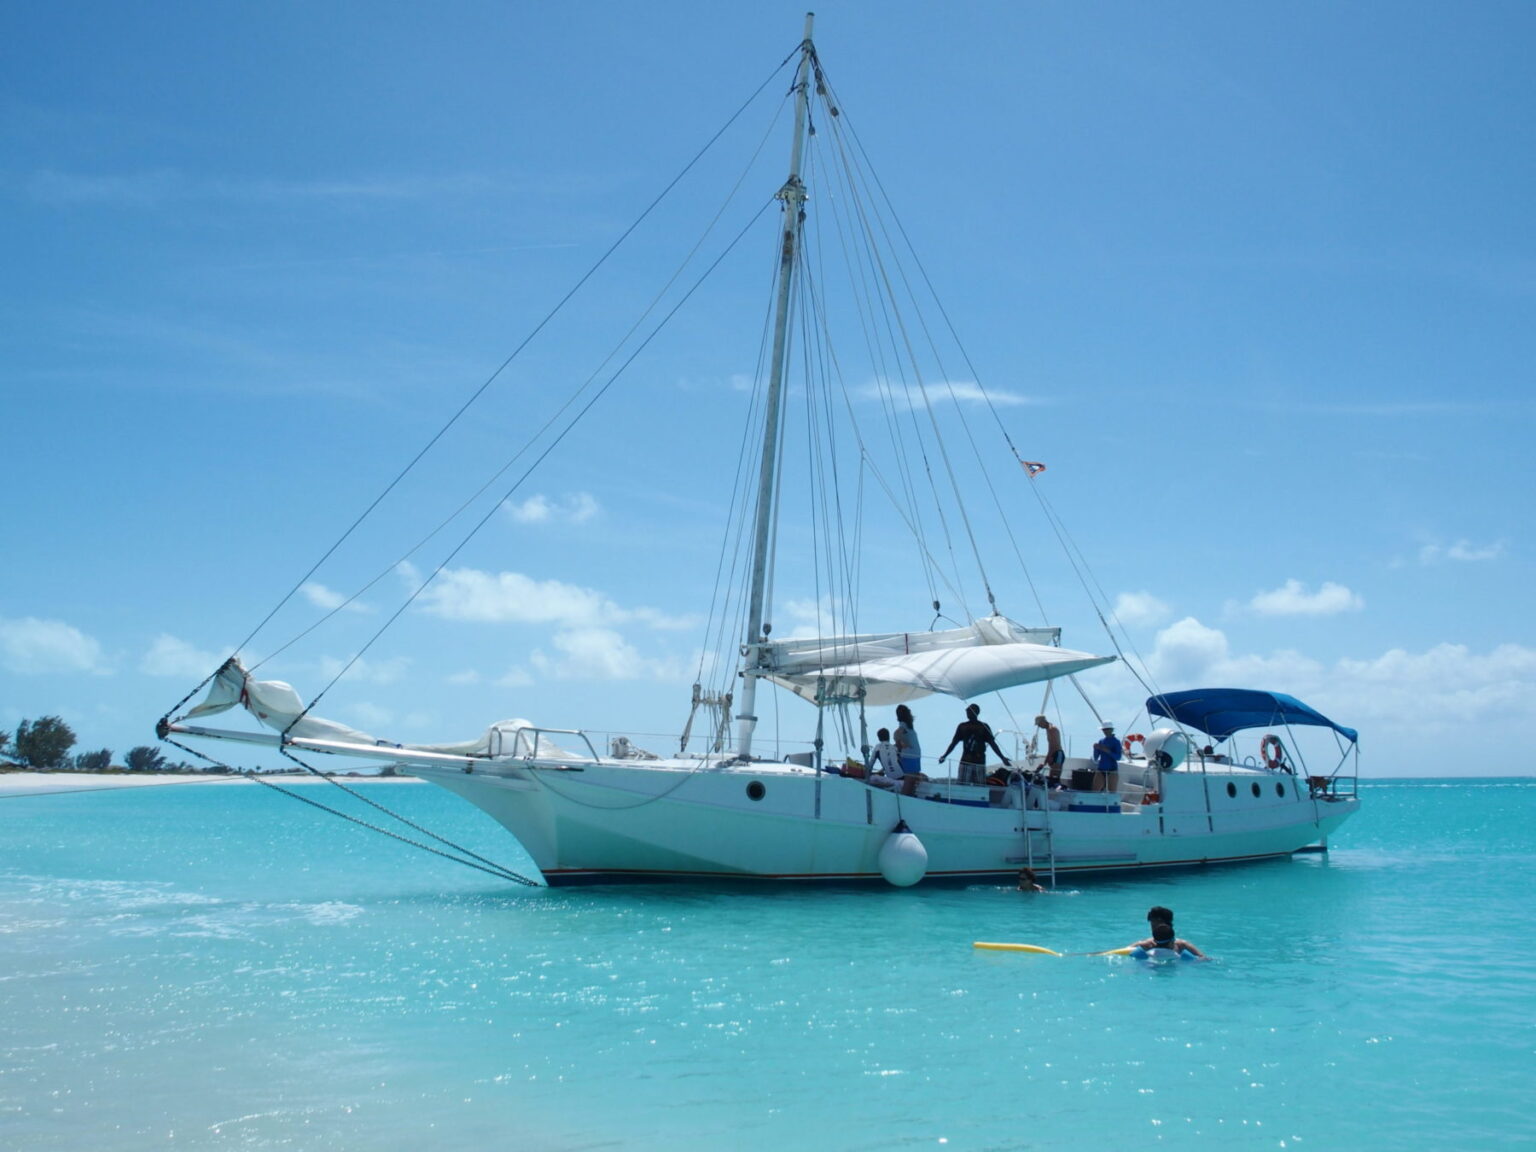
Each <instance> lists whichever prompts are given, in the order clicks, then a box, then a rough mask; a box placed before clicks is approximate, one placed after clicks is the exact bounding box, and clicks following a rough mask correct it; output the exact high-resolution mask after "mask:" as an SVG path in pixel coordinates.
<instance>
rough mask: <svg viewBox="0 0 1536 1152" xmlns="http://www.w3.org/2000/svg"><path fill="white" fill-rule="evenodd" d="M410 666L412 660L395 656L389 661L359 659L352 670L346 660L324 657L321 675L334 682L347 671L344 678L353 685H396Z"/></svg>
mask: <svg viewBox="0 0 1536 1152" xmlns="http://www.w3.org/2000/svg"><path fill="white" fill-rule="evenodd" d="M410 666H411V662H410V659H409V658H407V657H405V656H395V657H392V658H390V659H388V660H368V659H366V658H364V659H359V660H358V661H357V663H355V664H353V665H352V666H351V667H350V668H348V667H347V662H346V661H345V660H338V659H336V658H335V657H333V656H324V657H321V659H320V674H321V675H322V676H324V677H325V678H326V679H327V680H334V679H336V677H337V676H341V675H342V672H343V669H345V677H344V678H345V679H346V680H348V681H350V682H351V683H353V684H394V683H397V682H398V681H399V680H400V678H401V677H403V676H404V675H405V673H406V671H407V670H408V669H409V668H410Z"/></svg>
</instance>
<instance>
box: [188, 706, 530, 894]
mask: <svg viewBox="0 0 1536 1152" xmlns="http://www.w3.org/2000/svg"><path fill="white" fill-rule="evenodd" d="M161 739H163V740H164V741H165V742H166V743H167V744H171V745H174V746H175V747H177V748H180V749H181V750H182V751H183V752H190V753H191V754H192V755H193V756H196V757H197V758H198V759H199V760H206V761H207V762H208V763H209V764H213V765H216V766H217V767H220V768H225V769H228V770H229V771H230V772H233V773H234V774H235V775H237V776H241V777H244V778H245V779H247V780H254V781H256V783H258V784H260V785H262V786H263V787H264V788H271V789H272V790H273V791H274V792H281V793H282V794H283V795H284V796H287V797H289V798H290V799H293V800H298V801H300V802H301V803H304V804H308V805H309V806H310V807H311V808H318V809H320V810H321V811H322V812H329V813H330V814H331V815H332V816H339V817H341V819H343V820H346V821H348V822H349V823H352V824H356V825H357V826H358V827H360V828H366V829H368V830H369V831H370V832H377V833H378V834H379V835H381V836H388V837H389V838H390V839H391V840H398V841H400V843H402V844H408V845H410V846H411V847H412V848H420V849H421V850H422V851H423V852H430V853H432V855H434V856H441V857H442V858H443V859H444V860H452V861H453V862H454V863H455V864H463V865H464V866H465V867H466V868H473V869H475V870H476V871H477V872H484V873H486V874H488V875H491V876H495V877H498V878H499V879H502V880H511V881H512V882H514V883H516V884H521V885H523V886H524V887H527V888H542V887H543V885H542V884H540V883H539V882H538V881H537V880H530V879H529V878H528V877H527V876H524V875H522V874H521V873H518V872H514V871H513V870H512V869H510V868H507V867H504V866H503V865H501V864H497V863H496V862H495V861H494V860H487V859H486V858H485V857H484V856H481V855H480V854H479V853H477V852H473V851H471V850H470V849H468V848H465V847H464V846H463V845H461V844H455V843H454V842H453V841H452V840H449V839H447V838H446V837H443V836H439V835H437V833H435V832H432V831H430V830H429V829H426V828H423V827H422V826H421V825H420V824H417V823H416V822H415V821H413V820H410V819H408V818H407V817H405V816H402V815H400V813H398V812H394V811H391V810H390V809H388V808H386V807H384V805H382V804H379V803H378V802H376V801H373V800H370V799H368V797H366V796H364V795H362V794H361V793H358V792H355V791H353V790H352V789H351V788H348V787H347V786H346V785H345V784H343V783H342V782H341V781H340V780H337V779H336V778H335V777H333V776H327V775H326V774H325V773H324V772H321V771H319V770H318V769H316V768H314V767H312V766H311V765H309V764H306V763H304V761H302V760H300V759H299V758H298V757H297V756H294V755H293V754H291V753H290V752H289V751H288V749H287V748H286V747H281V748H280V749H279V750H280V751H281V752H282V754H283V755H284V756H286V757H287V758H288V759H290V760H292V761H293V762H294V763H295V764H297V765H298V766H299V767H300V768H303V769H304V770H305V771H306V772H308V773H310V774H311V775H313V776H315V777H317V778H319V779H321V780H324V781H325V782H326V783H327V784H332V785H335V786H336V787H337V788H340V789H341V790H342V791H343V792H345V793H346V794H347V795H348V796H351V797H353V798H354V799H357V800H361V801H362V802H363V803H364V804H367V805H368V806H369V807H371V808H375V809H377V810H378V811H380V812H382V813H384V815H386V816H388V817H390V818H391V819H394V820H398V821H400V823H402V824H404V825H405V826H406V827H408V828H412V829H414V830H415V831H417V832H420V833H421V834H422V835H424V836H430V837H431V838H432V839H433V840H436V841H437V842H438V843H439V844H446V845H448V847H450V848H452V849H453V850H454V851H455V852H462V853H463V854H464V856H468V857H472V859H469V860H466V859H464V858H463V857H461V856H454V855H452V854H451V853H448V852H443V851H441V850H440V849H437V848H433V847H432V846H431V845H430V844H423V843H421V842H420V841H418V840H412V839H411V838H410V837H409V836H402V835H400V834H399V833H398V832H391V831H390V830H389V829H388V828H380V827H379V826H378V825H377V824H370V823H369V822H368V821H366V820H363V819H360V818H359V817H356V816H353V815H351V814H350V813H347V812H343V811H341V810H340V809H337V808H332V807H331V806H330V805H329V804H322V803H320V801H318V800H316V799H314V798H313V797H310V796H301V795H300V794H299V793H297V792H292V791H290V790H289V789H287V788H284V787H283V786H282V785H280V784H274V783H273V782H272V781H270V780H267V779H264V778H263V777H261V776H259V775H257V774H256V773H255V772H249V771H245V770H243V769H239V768H235V767H233V766H231V765H229V764H225V763H223V762H222V761H219V760H215V759H214V758H213V757H212V756H208V755H205V754H204V753H202V752H199V751H198V750H197V749H196V748H189V747H188V746H187V745H185V744H183V743H181V742H180V741H179V740H172V739H171V738H170V737H169V736H163V737H161ZM475 861H479V863H475Z"/></svg>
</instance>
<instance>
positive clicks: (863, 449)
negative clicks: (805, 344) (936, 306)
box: [811, 285, 965, 601]
mask: <svg viewBox="0 0 1536 1152" xmlns="http://www.w3.org/2000/svg"><path fill="white" fill-rule="evenodd" d="M811 289H812V290H813V291H814V285H812V286H811ZM820 315H821V316H823V317H825V306H824V305H823V306H822V310H821V312H820ZM822 323H823V324H825V323H826V321H825V319H823V320H822ZM829 354H830V355H831V358H832V367H833V371H834V374H835V375H836V377H837V384H838V391H839V393H840V394H841V395H842V398H843V407H844V408H845V410H846V411H847V413H848V423H849V431H851V432H852V433H853V441H854V443H855V444H856V445H857V446H858V449H859V460H860V461H861V462H862V463H863V465H864V467H865V469H867V470H868V472H869V473H870V474H871V475H872V476H873V477H874V478H875V482H876V483H877V484H878V485H879V486H880V490H881V491H882V492H884V493H885V496H886V499H887V500H889V501H890V502H891V508H892V510H893V511H895V513H896V515H897V516H899V517H900V518H901V520H902V523H903V524H905V525H906V527H907V530H908V531H909V532H911V533H912V536H913V538H914V540H915V541H916V542H917V550H918V556H919V558H920V559H921V560H922V561H923V563H924V566H925V567H924V571H925V573H927V574H928V575H929V576H930V579H929V581H928V588H929V594H930V596H931V597H932V598H933V599H937V598H938V597H937V594H936V593H935V592H934V585H933V581H932V579H931V577H932V576H933V575H937V577H938V579H939V580H940V582H941V583H942V584H943V585H944V589H945V591H947V592H952V593H954V595H955V596H956V597H957V598H958V599H960V600H962V601H963V600H964V599H965V596H964V594H963V593H962V592H961V590H960V589H959V588H956V587H955V585H954V584H953V583H951V582H950V579H949V576H948V575H947V574H946V573H945V571H944V569H943V566H942V565H941V564H940V563H939V558H938V557H937V556H935V555H934V554H933V553H932V552H931V551H929V549H928V544H927V540H926V539H925V537H924V535H923V532H922V529H921V526H920V524H919V523H917V522H916V521H915V519H914V517H915V516H916V513H917V510H916V508H915V507H914V505H913V504H912V503H911V502H910V501H908V502H906V503H903V501H902V499H901V498H900V496H899V495H898V494H897V493H896V491H895V490H894V489H892V487H891V485H890V483H889V482H888V481H887V480H886V478H885V474H884V473H883V472H882V471H881V470H880V466H879V465H878V464H877V463H876V462H875V458H874V456H873V454H872V453H871V452H870V451H869V445H868V444H867V443H866V442H865V440H864V434H863V432H862V431H861V429H860V427H859V420H858V415H857V414H856V413H855V412H854V408H853V397H852V396H851V395H850V393H849V391H848V382H847V378H846V377H845V376H844V374H843V370H842V365H841V363H840V362H839V361H838V358H837V351H836V349H829Z"/></svg>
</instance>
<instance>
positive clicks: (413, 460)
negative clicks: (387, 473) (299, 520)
mask: <svg viewBox="0 0 1536 1152" xmlns="http://www.w3.org/2000/svg"><path fill="white" fill-rule="evenodd" d="M793 56H794V53H791V54H790V55H789V56H787V57H785V59H784V61H783V63H781V64H780V65H779V66H778V67H777V68H775V69H774V70H773V71H772V72H771V73H770V74H769V75H768V78H767V79H765V80H764V81H763V82H762V83H761V84H759V85H758V86H757V89H756V90H755V91H754V92H753V93H752V95H750V96H748V97H747V99H746V100H745V101H743V102H742V104H741V106H740V107H739V108H737V109H736V111H735V112H733V113H732V114H731V116H730V118H729V119H728V120H726V122H725V123H724V124H722V125H721V126H720V128H719V130H717V131H716V132H715V134H714V135H713V136H711V137H710V138H709V140H708V141H707V142H706V143H705V144H704V147H702V148H700V149H699V151H698V152H697V153H696V154H695V155H694V157H693V159H691V160H689V161H688V163H687V164H685V165H684V166H683V168H682V170H681V171H680V172H678V174H677V175H676V176H674V177H673V178H672V180H671V181H670V182H669V183H668V184H667V186H666V187H665V188H663V189H662V190H661V191H660V192H659V193H658V194H657V195H656V198H655V199H654V200H652V201H651V202H650V204H648V205H647V206H646V208H645V210H644V211H643V212H641V213H640V215H639V216H638V217H637V218H636V219H635V221H634V223H632V224H631V225H630V226H629V227H628V228H626V229H625V230H624V232H623V233H622V234H621V235H620V236H619V238H618V239H617V240H615V241H614V242H613V243H612V244H611V245H609V247H608V250H607V251H606V252H604V253H603V254H602V255H601V256H599V257H598V258H597V262H596V263H595V264H593V265H592V266H591V267H590V268H588V269H587V271H586V272H584V273H583V274H582V276H581V278H580V279H579V280H577V281H576V283H575V284H574V285H573V286H572V287H571V289H570V291H568V292H567V293H566V294H565V295H564V296H562V297H561V298H560V300H559V302H558V303H557V304H556V305H555V306H554V307H553V308H552V309H550V311H549V312H548V313H546V314H545V316H544V318H543V319H542V320H540V321H539V322H538V324H536V325H535V326H534V328H533V330H532V331H531V332H529V333H528V335H526V336H525V337H523V340H522V342H521V343H520V344H518V346H517V347H516V348H514V349H513V350H512V352H511V354H510V355H509V356H508V357H507V358H506V359H505V360H503V361H502V362H501V364H500V366H499V367H497V368H496V370H495V371H494V372H492V373H491V374H490V375H489V376H487V377H486V379H485V381H484V382H483V383H482V384H481V385H480V387H478V388H477V389H475V391H474V392H473V393H472V394H471V395H470V397H469V399H468V400H466V401H464V403H463V404H462V405H461V406H460V407H459V410H458V411H457V412H455V413H454V414H453V415H452V416H451V417H450V418H449V420H448V422H447V423H446V424H444V425H443V426H442V427H441V428H439V429H438V430H437V432H436V433H435V434H434V435H433V436H432V438H431V439H430V440H428V441H427V443H426V445H425V446H424V447H423V448H422V449H421V450H420V451H419V452H417V453H416V455H415V456H414V457H412V458H411V460H410V462H409V463H408V464H406V466H405V467H404V468H402V469H401V470H400V472H399V474H398V475H397V476H396V477H395V478H394V479H393V480H391V481H390V482H389V484H388V486H387V487H385V489H384V490H383V491H382V492H380V493H379V494H378V496H377V497H375V498H374V500H373V503H371V504H369V505H368V507H367V508H365V509H364V510H363V512H362V515H360V516H359V517H358V518H357V519H356V520H354V521H353V522H352V524H351V525H350V526H349V527H348V528H347V530H346V531H345V532H343V533H342V534H341V536H340V537H338V538H337V540H336V542H335V543H334V544H332V545H331V546H330V547H329V548H328V549H326V551H325V554H324V555H323V556H321V557H320V559H318V560H316V561H315V563H314V564H313V565H312V566H311V567H310V569H309V571H307V572H305V573H304V575H303V576H301V577H299V580H298V582H297V583H295V584H294V586H293V587H292V588H290V589H289V590H288V592H287V594H285V595H284V596H283V598H282V599H281V600H279V601H278V602H277V604H276V605H274V606H273V608H272V610H271V611H270V612H268V613H267V614H266V616H265V617H263V618H262V620H261V622H260V623H258V624H257V625H256V627H255V628H253V629H252V630H251V633H250V635H249V636H247V637H246V638H245V639H244V640H243V641H241V642H240V644H238V645H237V646H236V648H235V651H236V652H237V653H238V652H239V651H240V649H241V648H244V647H245V646H246V645H247V644H249V643H250V642H251V641H252V640H253V639H255V637H256V634H257V633H259V632H260V631H261V630H262V629H263V628H265V627H266V626H267V624H268V622H269V621H270V620H271V619H272V617H274V616H276V615H277V613H278V612H279V611H281V610H282V607H283V605H285V604H287V603H288V601H289V600H291V599H293V597H294V595H295V593H297V592H298V590H299V589H300V588H302V587H303V586H304V584H305V582H307V581H308V580H309V578H310V577H311V576H313V575H314V574H315V573H316V572H317V571H318V570H319V569H320V566H321V565H322V564H324V563H325V562H326V561H327V560H328V559H330V558H331V556H332V555H333V554H334V553H335V552H336V550H337V549H338V548H340V547H341V546H342V544H343V543H345V542H346V540H347V538H348V537H350V536H351V535H352V533H353V532H355V531H356V530H357V529H358V527H359V526H360V525H361V524H362V522H363V521H364V520H366V519H367V518H368V516H369V515H370V514H371V513H372V512H373V510H374V509H375V508H377V507H378V506H379V504H380V503H382V502H383V500H384V498H385V497H386V496H388V495H389V494H390V492H392V491H393V490H394V489H395V487H396V486H397V485H398V484H399V483H400V482H401V481H402V480H403V479H405V477H406V475H407V474H408V473H409V472H410V471H411V470H412V469H413V468H415V467H416V465H417V464H418V463H420V461H421V459H422V457H424V456H425V455H426V454H427V453H428V452H430V451H431V450H432V447H433V446H434V445H435V444H437V442H438V441H439V440H441V439H442V438H443V436H444V435H446V434H447V432H448V430H449V429H450V428H452V427H453V426H454V425H455V424H456V423H458V421H459V418H460V417H461V416H463V415H464V413H465V412H467V411H468V410H469V409H470V407H471V406H472V405H473V404H474V403H475V401H477V400H479V399H480V396H481V395H482V394H483V393H484V392H485V390H486V389H487V388H489V387H490V386H491V384H492V383H493V382H494V381H495V380H496V378H497V377H498V376H500V375H501V374H502V372H504V371H506V369H507V366H508V365H509V364H511V363H512V361H513V360H515V359H516V358H517V356H518V355H519V354H520V353H521V352H522V350H523V349H524V348H526V347H527V346H528V345H529V343H530V342H532V340H533V338H534V337H535V336H537V335H538V334H539V333H540V332H541V331H543V329H544V328H545V326H546V325H548V323H549V322H550V321H551V320H553V319H554V317H555V315H556V314H557V313H559V312H560V310H561V309H562V308H564V307H565V305H566V304H567V303H568V302H569V301H570V299H571V297H573V296H575V295H576V293H577V292H579V291H581V289H582V286H583V285H585V284H586V282H587V281H588V280H590V279H591V278H592V276H593V275H595V274H596V272H597V270H598V269H599V268H601V267H602V266H603V265H604V264H605V263H606V262H607V260H608V258H609V257H610V256H612V255H613V253H614V252H615V251H617V250H618V248H619V246H620V245H621V244H623V243H624V241H625V240H627V239H628V238H629V236H630V234H631V233H633V232H634V231H635V229H636V228H638V227H640V225H641V224H642V223H644V221H645V219H646V217H648V216H649V215H650V214H651V212H652V211H654V210H655V208H656V207H657V205H659V204H660V203H661V202H662V200H664V199H665V198H666V197H667V195H668V194H669V193H670V192H671V191H672V189H673V188H675V187H676V186H677V185H678V183H679V182H681V180H682V179H683V177H684V176H686V175H687V174H688V173H689V172H690V171H691V170H692V169H693V167H694V165H696V164H697V163H698V162H699V161H700V160H701V159H703V157H704V154H705V153H707V152H708V151H709V150H710V149H711V148H712V147H714V145H715V142H716V141H717V140H719V139H720V137H721V136H723V135H724V134H725V133H726V131H727V130H728V129H729V128H730V127H731V125H732V124H734V123H735V122H736V120H737V119H738V118H739V117H740V116H741V114H742V113H743V112H745V111H746V110H747V108H748V107H750V106H751V105H752V103H753V102H754V101H756V100H757V98H758V96H760V95H761V94H762V92H763V89H765V88H767V87H768V85H769V84H771V83H772V82H773V80H774V77H776V76H777V75H778V74H779V73H780V72H782V71H783V70H784V65H785V64H787V63H789V61H790V60H791V59H792V58H793ZM210 679H211V677H210ZM204 683H207V681H204ZM196 690H197V689H193V691H194V692H195V691H196ZM183 703H185V701H183ZM177 707H180V705H177Z"/></svg>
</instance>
